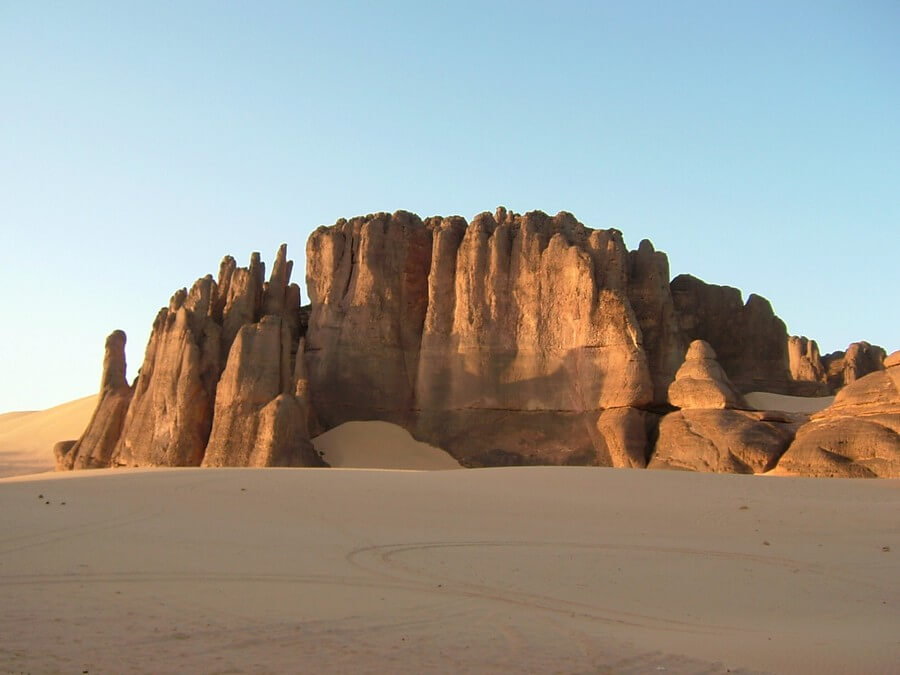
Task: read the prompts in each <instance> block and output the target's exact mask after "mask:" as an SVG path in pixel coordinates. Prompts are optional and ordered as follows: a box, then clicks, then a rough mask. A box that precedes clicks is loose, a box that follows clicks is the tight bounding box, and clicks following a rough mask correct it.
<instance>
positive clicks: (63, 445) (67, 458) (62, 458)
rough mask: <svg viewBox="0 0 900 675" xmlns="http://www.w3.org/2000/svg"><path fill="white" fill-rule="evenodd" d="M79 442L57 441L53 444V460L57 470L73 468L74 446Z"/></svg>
mask: <svg viewBox="0 0 900 675" xmlns="http://www.w3.org/2000/svg"><path fill="white" fill-rule="evenodd" d="M77 444H78V441H77V440H69V441H57V442H56V443H54V444H53V460H54V465H55V470H56V471H69V470H71V469H72V464H73V463H74V460H75V456H74V455H73V454H72V448H74V447H75V446H76V445H77Z"/></svg>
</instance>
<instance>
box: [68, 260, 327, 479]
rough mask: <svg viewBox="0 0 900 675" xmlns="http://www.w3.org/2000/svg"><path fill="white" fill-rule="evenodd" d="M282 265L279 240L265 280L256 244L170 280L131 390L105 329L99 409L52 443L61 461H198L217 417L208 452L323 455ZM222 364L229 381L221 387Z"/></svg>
mask: <svg viewBox="0 0 900 675" xmlns="http://www.w3.org/2000/svg"><path fill="white" fill-rule="evenodd" d="M291 269H292V263H291V261H289V260H288V259H287V249H286V247H284V246H282V247H281V249H280V250H279V251H278V254H277V256H276V259H275V265H274V267H273V270H272V276H271V277H270V279H269V281H268V282H267V283H265V282H264V281H263V278H264V272H265V268H264V266H263V264H262V263H261V262H260V260H259V254H258V253H254V254H253V255H252V256H251V259H250V265H249V267H246V268H242V267H237V265H236V264H235V262H234V259H233V258H231V257H230V256H228V257H226V258H225V259H224V260H223V261H222V264H221V266H220V268H219V276H218V281H214V280H213V278H212V277H211V276H206V277H204V278H202V279H198V280H197V282H196V283H195V284H194V285H193V287H192V288H191V290H190V291H187V289H181V290H180V291H178V292H176V293H175V294H174V295H173V296H172V299H171V300H170V302H169V306H168V307H167V308H165V309H163V310H161V311H160V313H159V314H158V316H157V318H156V321H155V322H154V325H153V331H152V334H151V336H150V340H149V342H148V344H147V350H146V354H145V358H144V364H143V366H142V368H141V371H140V375H139V377H138V378H137V380H136V382H135V385H134V388H133V390H132V389H131V388H129V387H127V385H126V384H124V383H125V376H124V339H125V336H124V334H123V333H121V332H118V333H114V334H113V335H112V336H110V339H109V340H108V341H107V361H106V367H105V370H104V385H103V387H104V388H103V390H102V391H101V397H100V403H99V405H98V409H97V411H96V412H95V414H94V419H93V421H92V422H91V425H90V426H89V427H88V429H87V431H86V432H85V435H84V436H83V438H82V439H81V440H80V441H79V442H78V443H77V444H76V445H74V446H69V445H60V446H59V447H58V448H57V449H56V454H57V461H58V463H59V464H60V466H61V467H62V468H92V467H102V466H123V465H124V466H197V465H200V464H201V462H203V460H204V457H205V456H206V455H207V444H208V442H209V440H210V433H211V431H212V430H213V428H214V418H218V419H216V424H215V428H216V429H218V430H219V431H218V432H217V433H216V435H215V438H214V442H213V444H212V448H211V449H212V453H211V454H210V457H209V459H208V461H207V462H206V464H209V465H216V466H224V465H228V466H246V465H254V466H280V465H296V464H302V465H321V462H320V460H319V458H318V455H316V454H315V452H314V450H313V449H312V446H311V445H310V444H309V436H308V431H307V417H308V414H309V411H308V401H307V392H306V380H305V376H304V377H300V380H302V381H299V380H298V379H297V377H298V376H301V375H302V374H303V373H304V372H305V371H304V359H303V357H302V347H300V345H301V332H302V325H301V314H300V289H299V287H298V286H297V285H296V284H292V283H290V275H291ZM260 319H262V322H260V323H259V324H257V323H256V322H258V321H260ZM273 327H274V328H273ZM242 331H243V334H244V338H243V339H242V340H241V341H240V344H238V340H237V338H238V337H239V335H241V334H242ZM254 331H255V332H254ZM257 334H258V335H257ZM273 335H274V340H275V341H276V342H277V348H275V349H274V352H272V353H270V350H269V348H270V347H271V344H270V343H271V342H272V339H273V338H272V336H273ZM298 350H300V351H301V357H300V358H299V365H300V367H299V368H298V369H297V371H296V373H297V376H295V375H293V374H292V373H293V372H294V370H293V364H295V363H297V362H298V358H297V352H298ZM229 353H230V354H232V355H233V359H230V360H229V367H228V368H226V367H225V358H224V357H225V355H227V354H229ZM232 360H233V363H232ZM273 368H275V370H277V372H278V378H277V380H278V383H277V385H272V380H271V373H272V369H273ZM223 369H225V374H226V376H227V377H225V379H224V381H225V383H226V387H225V390H223V391H222V392H218V387H219V383H220V378H221V377H222V376H223ZM132 394H133V395H132ZM214 404H215V406H216V408H214ZM216 411H218V412H216ZM244 441H246V445H241V443H242V442H244Z"/></svg>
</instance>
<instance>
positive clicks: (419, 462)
mask: <svg viewBox="0 0 900 675" xmlns="http://www.w3.org/2000/svg"><path fill="white" fill-rule="evenodd" d="M313 445H315V447H316V450H318V451H319V452H321V453H322V454H323V456H324V457H325V461H326V462H328V463H329V464H330V465H331V466H333V467H335V468H353V469H417V470H432V471H434V470H440V469H459V468H461V467H460V465H459V462H457V461H456V460H455V459H454V458H453V457H451V456H450V455H449V454H448V453H446V452H444V451H443V450H441V449H440V448H435V447H434V446H432V445H428V444H427V443H420V442H419V441H417V440H415V439H414V438H413V437H412V436H411V435H410V434H409V432H408V431H407V430H406V429H404V428H403V427H399V426H397V425H396V424H389V423H387V422H346V423H344V424H341V425H340V426H338V427H335V428H334V429H330V430H329V431H326V432H325V433H324V434H322V435H321V436H317V437H316V438H314V439H313Z"/></svg>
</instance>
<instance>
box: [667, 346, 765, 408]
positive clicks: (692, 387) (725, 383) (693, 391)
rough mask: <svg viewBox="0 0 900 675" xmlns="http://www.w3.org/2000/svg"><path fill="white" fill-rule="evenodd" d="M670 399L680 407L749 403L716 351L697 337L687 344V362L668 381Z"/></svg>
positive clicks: (721, 406)
mask: <svg viewBox="0 0 900 675" xmlns="http://www.w3.org/2000/svg"><path fill="white" fill-rule="evenodd" d="M668 399H669V403H671V404H672V405H674V406H675V407H677V408H704V409H724V408H748V407H749V406H748V405H747V403H746V401H744V397H743V396H741V394H740V392H738V390H737V389H735V387H734V385H733V384H731V381H730V380H729V379H728V375H726V374H725V371H724V370H722V366H720V365H719V362H718V361H716V352H715V351H714V350H713V348H712V347H710V346H709V343H707V342H704V341H703V340H694V341H693V342H691V344H690V346H689V347H688V350H687V353H686V354H685V357H684V363H683V364H682V365H681V367H680V368H679V369H678V372H677V373H675V381H674V382H672V384H671V385H669V393H668Z"/></svg>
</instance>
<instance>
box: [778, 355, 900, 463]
mask: <svg viewBox="0 0 900 675" xmlns="http://www.w3.org/2000/svg"><path fill="white" fill-rule="evenodd" d="M884 366H885V369H884V370H876V371H875V372H873V373H869V374H868V375H865V376H863V377H861V378H860V379H858V380H855V381H853V382H851V383H850V384H848V385H847V386H846V387H844V388H843V389H841V390H840V391H839V392H838V393H837V395H836V396H835V399H834V403H832V404H831V405H830V406H829V407H828V408H826V409H825V410H823V411H821V412H819V413H816V414H815V415H813V416H812V418H811V419H810V421H809V422H808V423H806V424H804V425H803V426H802V427H801V428H800V430H799V431H798V432H797V437H796V439H795V440H794V442H793V443H792V444H791V446H790V448H788V450H787V452H785V454H784V456H783V457H782V458H781V460H780V461H779V462H778V468H779V469H781V470H783V471H785V472H787V473H793V474H797V475H802V476H839V477H881V478H897V477H900V352H894V353H893V354H891V356H890V357H888V358H887V359H886V360H885V361H884Z"/></svg>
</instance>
